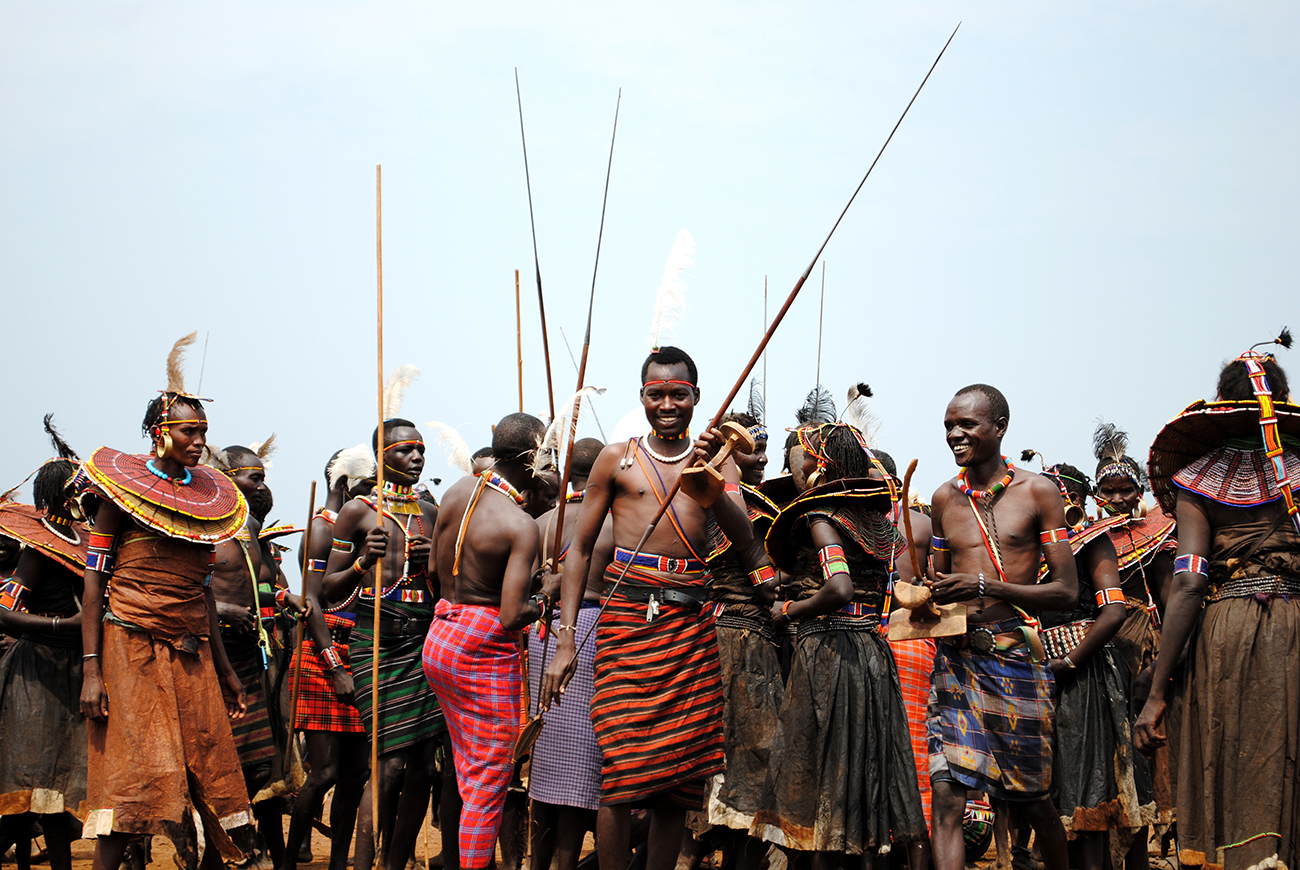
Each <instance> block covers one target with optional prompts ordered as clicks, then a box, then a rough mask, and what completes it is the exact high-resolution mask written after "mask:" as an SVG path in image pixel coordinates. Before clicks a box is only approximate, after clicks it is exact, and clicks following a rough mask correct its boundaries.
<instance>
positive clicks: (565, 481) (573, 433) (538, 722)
mask: <svg viewBox="0 0 1300 870" xmlns="http://www.w3.org/2000/svg"><path fill="white" fill-rule="evenodd" d="M622 105H623V89H622V88H619V89H618V100H617V101H616V102H615V103H614V130H613V132H612V133H611V134H610V137H609V163H608V164H607V165H606V167H605V196H604V199H603V200H602V201H601V205H600V231H599V232H598V233H597V235H596V263H595V265H594V266H593V267H592V270H591V292H590V293H589V294H588V296H587V333H586V335H585V336H584V337H583V339H582V357H581V358H580V360H579V362H578V391H577V395H576V396H575V397H574V399H573V415H572V416H571V417H570V419H569V440H568V446H567V447H566V449H565V452H564V473H563V474H562V475H561V477H560V503H559V505H558V506H557V507H556V509H555V546H554V548H553V549H552V550H551V555H552V556H553V557H554V558H555V559H556V561H557V564H558V561H559V558H560V552H561V548H562V546H563V544H564V507H565V503H566V502H567V501H568V499H567V498H565V495H566V493H567V492H568V489H569V477H570V474H571V473H572V472H573V443H574V441H575V440H576V439H577V437H578V412H579V411H580V410H581V409H582V388H583V387H584V386H585V384H583V379H584V378H585V377H586V376H587V354H588V353H589V352H590V350H591V319H592V312H593V311H594V310H595V306H596V275H597V274H599V272H600V245H601V242H602V241H603V240H604V238H605V209H606V206H608V204H609V179H610V175H611V173H612V172H613V169H614V142H615V140H616V139H617V138H618V110H619V108H620V107H621V106H622ZM542 619H543V622H544V623H545V624H546V625H550V621H551V615H550V614H549V613H544V614H542ZM549 635H550V632H549V631H548V632H546V634H545V635H542V662H541V670H540V671H539V673H543V672H545V670H546V652H547V644H548V643H549V642H550V637H549ZM530 666H531V663H530ZM537 686H538V689H537V713H536V715H534V716H533V717H532V718H531V719H529V722H528V724H527V725H525V726H524V729H523V730H522V731H521V732H520V733H519V739H518V740H517V741H515V759H516V760H518V759H519V758H521V757H522V756H523V754H524V753H526V752H527V751H528V750H529V749H531V748H532V745H533V744H534V743H536V742H537V737H538V735H539V734H541V732H542V722H543V720H542V692H541V680H540V679H539V680H538V683H537Z"/></svg>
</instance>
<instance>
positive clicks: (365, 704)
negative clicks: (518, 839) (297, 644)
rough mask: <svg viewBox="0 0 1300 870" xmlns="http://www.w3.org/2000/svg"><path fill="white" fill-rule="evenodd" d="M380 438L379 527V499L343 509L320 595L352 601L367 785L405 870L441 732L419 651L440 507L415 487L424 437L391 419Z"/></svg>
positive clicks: (365, 857) (366, 851) (392, 861)
mask: <svg viewBox="0 0 1300 870" xmlns="http://www.w3.org/2000/svg"><path fill="white" fill-rule="evenodd" d="M384 432H385V435H384V455H383V462H384V493H383V494H382V497H383V510H384V519H383V522H382V523H381V522H379V521H378V515H377V505H378V504H379V497H378V496H379V494H378V493H377V492H376V493H372V494H371V495H368V496H363V497H361V498H356V499H353V500H352V501H350V502H348V503H347V504H346V505H344V506H343V508H342V510H340V511H339V516H338V522H337V523H335V526H334V542H333V546H332V548H331V550H330V555H329V561H328V565H327V566H326V569H325V582H324V590H325V595H326V597H327V598H328V599H329V600H330V601H347V600H349V599H351V598H352V597H353V595H354V594H355V595H356V599H357V600H356V608H357V610H356V613H357V624H356V626H355V627H354V628H353V630H352V642H351V645H350V647H349V652H350V654H351V657H352V674H353V678H354V680H355V685H356V701H357V708H358V710H359V711H360V713H361V720H362V721H363V722H364V723H365V724H366V726H367V728H370V730H371V738H372V739H378V740H379V771H378V772H377V775H372V782H371V786H372V787H375V784H376V782H377V784H378V788H379V816H380V819H383V818H385V817H387V815H388V813H389V812H391V810H390V808H391V807H393V806H396V807H397V815H396V823H395V825H394V828H393V836H392V841H391V844H390V845H389V846H388V847H387V852H386V855H387V858H386V863H387V870H404V868H405V867H406V862H407V860H408V859H409V858H410V856H411V855H412V854H413V852H414V849H415V837H416V835H417V834H418V833H419V830H420V825H421V823H422V822H423V819H424V813H425V809H426V808H427V807H428V804H429V791H430V787H431V783H432V780H433V777H434V773H435V767H434V753H435V750H436V748H437V738H438V736H439V735H440V734H441V733H442V730H443V728H444V725H443V719H442V712H441V711H440V710H439V709H438V700H437V698H436V697H434V694H433V692H432V691H431V690H430V689H429V687H428V685H427V684H426V682H425V680H424V672H423V670H422V668H421V664H420V648H421V646H422V644H423V641H424V636H425V633H426V632H427V631H428V628H429V622H430V621H431V620H432V618H433V602H434V593H433V590H432V588H431V587H430V585H429V581H428V576H427V570H426V566H427V564H428V561H429V542H430V537H429V536H430V534H432V532H433V524H434V521H435V520H436V519H437V516H438V510H437V508H435V507H434V506H433V505H432V504H430V503H428V502H427V501H423V500H421V499H420V497H419V494H418V493H417V492H415V491H414V490H413V489H412V487H414V485H415V484H416V483H418V482H419V480H420V475H421V473H423V471H424V439H423V437H422V436H421V435H420V433H419V432H418V431H417V430H416V428H415V425H414V424H413V423H411V422H410V421H409V420H403V419H401V418H394V419H391V420H386V421H385V422H384ZM378 434H379V433H378V431H376V433H375V437H374V439H373V440H372V446H377V444H378ZM381 558H382V559H383V568H384V576H383V578H382V581H381V582H382V590H381V592H380V594H381V596H382V599H383V600H382V602H381V612H380V620H379V625H378V626H376V625H375V621H374V601H375V598H374V596H375V593H376V590H375V579H374V569H375V563H376V561H378V560H379V559H381ZM376 643H378V647H379V669H380V689H379V703H380V711H379V712H380V715H379V728H378V729H377V730H378V732H379V733H378V734H377V735H376V734H375V733H374V731H375V730H376V729H374V728H373V726H372V722H373V717H372V714H371V685H372V682H371V681H372V662H373V658H372V657H373V656H374V654H375V646H376ZM372 824H379V822H373V823H372ZM362 827H364V826H362ZM373 843H374V839H373V836H372V835H371V834H370V833H369V831H367V830H362V831H361V832H360V833H359V834H358V840H357V847H356V856H355V864H356V866H357V868H359V870H366V868H369V867H370V866H371V865H372V863H373V861H374V853H373Z"/></svg>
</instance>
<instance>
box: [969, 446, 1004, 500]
mask: <svg viewBox="0 0 1300 870" xmlns="http://www.w3.org/2000/svg"><path fill="white" fill-rule="evenodd" d="M1002 461H1003V462H1006V463H1007V473H1006V474H1005V475H1003V477H1002V479H1001V480H999V481H998V482H997V483H995V484H993V485H992V486H990V487H989V488H988V489H986V490H985V489H971V488H970V486H968V485H967V483H966V469H965V468H963V469H962V470H961V471H959V472H957V488H958V489H960V490H961V491H962V492H964V493H965V494H966V495H968V496H970V497H971V498H974V499H980V498H984V497H985V496H990V497H991V496H995V495H997V494H998V493H1000V492H1002V490H1004V489H1006V488H1007V486H1008V484H1010V483H1011V478H1013V477H1015V476H1016V467H1015V466H1014V465H1012V464H1011V463H1010V462H1009V461H1008V460H1007V458H1006V457H1005V456H1003V457H1002Z"/></svg>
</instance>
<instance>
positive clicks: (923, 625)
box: [889, 459, 966, 640]
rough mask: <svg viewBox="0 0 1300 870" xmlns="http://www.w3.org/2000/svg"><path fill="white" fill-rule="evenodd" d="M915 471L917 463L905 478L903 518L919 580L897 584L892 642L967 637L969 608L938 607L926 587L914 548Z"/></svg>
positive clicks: (895, 587)
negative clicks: (910, 497)
mask: <svg viewBox="0 0 1300 870" xmlns="http://www.w3.org/2000/svg"><path fill="white" fill-rule="evenodd" d="M914 471H916V460H915V459H913V460H912V461H911V462H910V463H909V464H908V466H907V474H905V475H903V495H902V498H901V499H899V507H900V508H901V510H902V514H903V531H904V532H905V533H906V534H907V553H908V555H909V556H911V558H912V574H913V576H915V577H916V582H915V583H901V582H900V583H895V584H894V600H895V601H897V602H898V609H897V610H895V611H894V612H893V613H891V614H890V615H889V639H890V640H912V639H914V638H923V637H951V636H953V635H958V634H965V633H966V605H965V604H962V603H960V602H958V603H954V604H936V603H935V602H934V599H933V597H932V596H933V593H932V592H931V591H930V587H929V586H926V585H924V577H925V576H926V575H925V573H924V572H923V571H922V570H921V560H920V559H918V558H917V555H916V547H914V546H913V545H912V508H911V506H910V505H909V504H908V492H909V490H910V489H911V487H912V472H914Z"/></svg>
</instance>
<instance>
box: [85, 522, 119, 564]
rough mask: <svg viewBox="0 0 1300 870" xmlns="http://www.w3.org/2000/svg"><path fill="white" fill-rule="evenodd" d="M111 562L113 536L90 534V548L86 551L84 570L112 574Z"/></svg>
mask: <svg viewBox="0 0 1300 870" xmlns="http://www.w3.org/2000/svg"><path fill="white" fill-rule="evenodd" d="M113 561H114V560H113V536H112V535H103V534H99V533H98V532H91V533H90V546H89V549H87V551H86V570H87V571H98V572H99V573H101V574H112V573H113Z"/></svg>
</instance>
